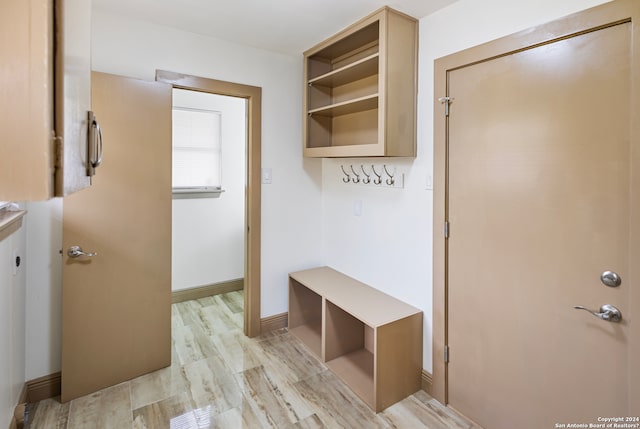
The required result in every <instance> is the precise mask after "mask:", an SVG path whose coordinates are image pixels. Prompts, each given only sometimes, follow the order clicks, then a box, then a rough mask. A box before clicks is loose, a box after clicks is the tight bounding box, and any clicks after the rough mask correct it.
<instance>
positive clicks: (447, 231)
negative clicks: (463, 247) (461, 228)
mask: <svg viewBox="0 0 640 429" xmlns="http://www.w3.org/2000/svg"><path fill="white" fill-rule="evenodd" d="M444 238H449V221H444Z"/></svg>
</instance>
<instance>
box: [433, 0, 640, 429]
mask: <svg viewBox="0 0 640 429" xmlns="http://www.w3.org/2000/svg"><path fill="white" fill-rule="evenodd" d="M639 6H640V5H638V3H637V2H633V1H617V2H612V3H610V4H607V5H605V6H601V7H598V8H594V9H591V10H588V11H585V12H582V13H579V14H576V15H572V16H570V17H567V18H565V19H562V20H559V21H556V22H554V23H551V24H549V25H546V26H542V27H540V28H536V29H534V30H531V31H526V32H523V33H521V34H518V35H515V36H510V37H507V38H504V39H500V40H498V41H495V42H492V43H489V44H486V45H483V46H481V47H478V48H472V49H470V50H467V51H464V52H462V53H459V54H454V55H451V56H449V57H445V58H443V59H440V60H438V61H436V82H435V88H436V91H442V92H441V93H440V95H445V97H444V98H442V99H441V101H442V102H443V103H446V104H447V106H446V107H447V109H446V111H445V108H443V106H441V105H440V104H439V103H438V105H437V108H436V112H437V113H436V119H435V126H436V129H435V167H436V174H435V176H436V178H437V183H439V186H438V187H437V189H435V193H434V207H435V213H434V231H435V234H434V237H442V238H435V239H434V395H435V396H436V398H438V399H439V400H440V401H442V402H444V403H447V404H449V405H450V406H452V407H453V408H455V409H457V410H458V411H460V412H461V413H462V414H465V415H466V416H468V417H469V418H471V419H473V420H475V421H476V422H477V423H478V424H480V425H483V426H485V427H492V428H496V429H499V428H507V427H513V425H514V424H515V425H517V426H518V427H523V428H527V427H531V428H537V427H554V424H556V426H555V427H561V426H557V424H558V423H561V424H567V423H578V424H580V423H586V424H590V423H592V424H598V423H599V421H598V418H599V417H604V416H605V415H616V416H618V415H619V416H632V415H634V412H636V410H635V409H634V406H635V405H634V404H637V403H638V401H639V398H640V395H639V393H638V392H639V391H638V388H637V387H636V385H637V380H638V365H637V363H636V361H637V359H636V358H635V357H634V356H635V354H634V353H636V352H637V350H638V339H637V337H638V335H637V324H635V322H634V319H633V317H634V315H635V314H636V312H637V308H638V305H639V302H638V301H639V295H638V293H637V291H634V288H633V287H632V285H633V284H634V282H635V281H636V279H637V276H638V271H636V270H635V268H634V264H633V263H632V261H635V260H637V258H638V256H639V253H638V249H639V242H638V239H639V237H638V229H637V228H638V227H637V225H638V224H639V221H640V218H639V217H638V216H639V215H638V212H637V209H636V210H634V207H635V208H637V207H638V201H640V194H639V192H638V188H637V183H638V182H637V180H638V179H637V171H638V168H640V163H639V162H638V155H637V151H638V136H639V135H640V133H639V132H638V131H639V130H638V120H637V117H638V111H637V109H638V107H637V106H638V102H639V100H638V93H637V91H635V92H634V91H633V90H632V88H637V85H638V83H639V79H638V69H637V67H638V55H637V50H638V48H637V40H638V34H639V32H638V29H637V26H636V25H635V22H636V20H637V19H639V18H640V7H639ZM445 225H446V231H447V234H446V235H444V234H442V231H443V227H445ZM606 271H615V272H616V273H618V274H619V275H620V277H621V278H623V279H625V280H623V282H622V283H621V284H620V285H619V286H617V287H609V286H608V285H605V284H603V283H605V281H604V273H605V272H606ZM601 274H603V280H602V281H601V278H600V276H601ZM604 304H610V305H613V306H615V307H616V308H618V309H619V310H620V311H621V313H622V320H621V321H614V320H613V319H612V318H611V317H610V314H608V313H606V311H605V310H601V308H604V307H601V306H602V305H604ZM582 305H583V306H585V307H588V308H590V309H591V310H594V313H596V314H594V315H595V316H600V317H594V315H592V314H589V313H587V312H584V311H582V310H580V309H576V308H575V307H576V306H582ZM605 385H606V386H608V387H607V388H606V389H604V390H603V389H599V388H598V386H605Z"/></svg>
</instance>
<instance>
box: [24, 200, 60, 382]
mask: <svg viewBox="0 0 640 429" xmlns="http://www.w3.org/2000/svg"><path fill="white" fill-rule="evenodd" d="M26 209H27V211H28V214H27V216H26V218H25V222H26V224H27V259H28V264H27V266H26V269H27V345H26V376H27V380H33V379H34V378H38V377H42V376H43V375H48V374H53V373H55V372H58V371H60V368H61V362H62V344H61V338H62V255H61V254H60V250H61V249H62V199H61V198H54V199H52V200H50V201H44V202H31V203H27V205H26Z"/></svg>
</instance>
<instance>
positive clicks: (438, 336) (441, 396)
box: [431, 0, 640, 411]
mask: <svg viewBox="0 0 640 429" xmlns="http://www.w3.org/2000/svg"><path fill="white" fill-rule="evenodd" d="M624 21H629V22H630V23H631V25H632V39H633V40H632V44H633V46H634V48H633V52H632V53H631V67H632V73H631V76H632V77H631V79H632V82H631V87H632V88H634V91H633V93H632V94H631V103H630V109H631V112H630V114H631V130H630V135H631V155H630V157H631V159H630V162H631V165H632V166H634V167H635V168H634V169H633V171H635V172H637V171H640V168H639V167H640V144H638V141H639V139H640V115H639V112H640V91H638V88H640V54H639V53H638V49H639V48H638V46H640V27H638V25H636V22H640V3H639V2H637V1H636V0H617V1H614V2H611V3H607V4H605V5H603V6H598V7H595V8H592V9H588V10H586V11H583V12H579V13H576V14H573V15H570V16H568V17H565V18H561V19H559V20H556V21H553V22H551V23H548V24H544V25H541V26H539V27H536V28H533V29H529V30H525V31H522V32H520V33H517V34H514V35H512V36H507V37H504V38H501V39H498V40H495V41H493V42H489V43H486V44H483V45H480V46H478V47H474V48H470V49H467V50H464V51H461V52H459V53H456V54H452V55H449V56H447V57H443V58H440V59H438V60H436V62H435V78H434V88H435V91H436V94H435V97H434V98H435V100H434V183H435V186H434V215H433V231H434V234H433V237H434V239H433V384H432V391H431V393H432V395H433V396H434V397H435V398H436V399H438V400H439V401H440V402H442V403H444V404H446V403H447V402H448V399H447V371H446V363H445V360H444V352H445V345H446V344H447V343H448V341H447V329H448V326H447V306H448V303H447V265H446V264H447V260H446V246H447V240H446V238H445V236H444V224H445V219H446V217H445V215H446V204H447V195H446V189H447V182H446V181H447V135H448V121H447V118H446V116H445V114H444V106H443V105H442V104H441V103H440V102H439V101H438V98H439V97H441V96H445V95H446V94H448V82H447V76H448V72H450V71H452V70H455V69H457V68H461V67H466V66H469V65H472V64H474V63H478V62H482V61H487V60H490V59H494V58H496V57H500V56H505V55H510V54H512V53H514V52H517V51H520V50H525V49H528V48H530V47H533V46H536V45H538V44H541V43H549V42H551V41H554V40H559V39H563V38H566V37H569V36H572V35H575V34H579V33H582V32H587V31H593V30H594V29H598V28H601V27H603V26H608V25H610V24H611V23H615V22H624ZM454 103H455V100H454ZM630 186H631V190H632V192H631V196H630V197H631V200H630V210H631V213H630V237H629V242H630V246H629V260H630V261H634V260H635V261H637V260H638V258H639V257H640V192H638V191H637V190H638V189H640V175H638V174H635V175H632V177H631V183H630ZM629 271H630V277H631V279H633V280H635V279H638V278H640V277H639V276H640V266H639V265H638V264H630V267H629ZM634 286H636V287H634ZM637 286H638V285H631V287H630V288H629V295H628V307H627V308H629V309H630V310H628V311H627V314H626V315H625V318H626V320H627V323H629V325H630V326H629V328H630V329H632V330H633V331H634V332H637V331H638V326H639V325H640V323H639V322H638V321H637V320H636V319H637V318H639V317H640V290H638V287H637ZM628 353H629V356H628V361H629V363H630V364H629V369H628V371H629V394H628V410H630V411H631V410H632V404H638V403H640V365H637V363H636V364H635V365H634V362H637V356H640V338H638V336H637V335H635V336H633V335H631V336H630V337H629V338H628Z"/></svg>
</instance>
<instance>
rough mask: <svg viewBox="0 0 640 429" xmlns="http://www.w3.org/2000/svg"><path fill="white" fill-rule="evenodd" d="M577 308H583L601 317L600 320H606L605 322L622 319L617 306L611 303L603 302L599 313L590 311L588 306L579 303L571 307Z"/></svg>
mask: <svg viewBox="0 0 640 429" xmlns="http://www.w3.org/2000/svg"><path fill="white" fill-rule="evenodd" d="M573 308H575V309H577V310H585V311H588V312H589V313H591V314H593V315H594V316H596V317H598V318H600V319H602V320H606V321H607V322H619V321H621V320H622V313H620V310H618V309H617V308H615V307H614V306H613V305H611V304H605V305H603V306H602V307H600V313H596V312H595V311H591V310H589V309H588V308H585V307H583V306H581V305H576V306H575V307H573Z"/></svg>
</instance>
